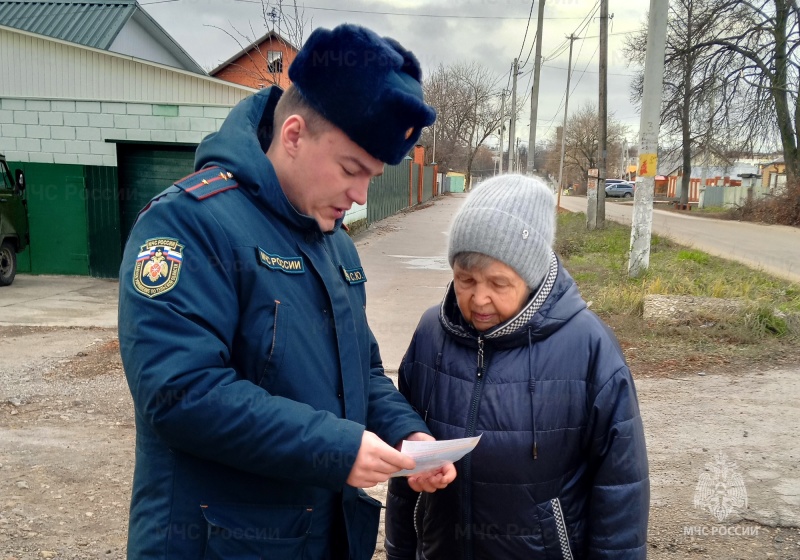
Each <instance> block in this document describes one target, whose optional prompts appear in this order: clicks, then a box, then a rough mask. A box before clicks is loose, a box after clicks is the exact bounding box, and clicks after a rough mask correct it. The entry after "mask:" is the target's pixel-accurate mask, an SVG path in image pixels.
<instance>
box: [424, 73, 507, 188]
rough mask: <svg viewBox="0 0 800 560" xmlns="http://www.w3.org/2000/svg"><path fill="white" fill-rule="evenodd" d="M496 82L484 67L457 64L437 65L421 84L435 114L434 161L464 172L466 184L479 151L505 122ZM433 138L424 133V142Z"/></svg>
mask: <svg viewBox="0 0 800 560" xmlns="http://www.w3.org/2000/svg"><path fill="white" fill-rule="evenodd" d="M498 83H499V78H498V77H497V76H495V75H494V74H492V72H490V71H489V70H488V69H487V68H485V67H483V66H480V65H478V64H476V63H474V62H473V63H466V62H459V63H455V64H452V65H449V66H445V65H443V64H440V65H439V66H438V67H437V68H436V70H434V71H433V73H432V74H430V76H428V77H427V78H426V79H425V82H424V84H423V88H424V90H425V100H426V101H427V102H428V103H430V104H431V105H432V106H433V107H434V108H435V109H436V113H437V119H436V125H435V126H436V159H437V162H438V163H440V165H441V166H442V168H443V169H463V170H464V171H465V173H466V175H467V182H468V183H469V181H470V179H471V175H472V167H473V162H474V161H475V157H476V155H477V154H478V151H479V149H480V148H481V147H482V146H483V144H484V142H485V141H486V140H487V139H488V138H489V137H491V136H493V135H494V134H496V133H497V130H498V129H499V127H500V125H501V123H502V122H503V120H504V119H503V116H502V115H501V114H500V110H501V104H500V93H499V88H498ZM506 117H508V115H506ZM432 139H433V138H432V129H428V130H426V131H425V133H424V134H423V142H425V143H427V144H428V145H430V144H431V143H432Z"/></svg>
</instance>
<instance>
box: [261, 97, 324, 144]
mask: <svg viewBox="0 0 800 560" xmlns="http://www.w3.org/2000/svg"><path fill="white" fill-rule="evenodd" d="M292 115H300V116H301V117H303V120H304V121H305V122H306V128H307V129H308V131H309V133H310V134H311V136H317V135H319V134H322V133H323V132H326V131H328V130H330V129H331V128H333V126H334V125H333V123H331V122H330V121H329V120H328V119H326V118H325V117H323V116H322V115H321V114H320V113H319V112H318V111H317V110H316V109H314V108H313V107H312V106H311V105H309V103H308V101H306V99H305V98H304V97H303V96H302V94H301V93H300V90H298V89H297V88H296V87H294V86H289V87H288V88H287V90H286V91H285V92H283V95H281V98H280V99H279V100H278V103H277V105H275V116H274V121H273V130H275V131H276V132H277V131H278V130H280V128H281V127H282V126H283V123H285V122H286V119H288V118H289V117H291V116H292ZM275 136H277V134H274V135H273V138H275Z"/></svg>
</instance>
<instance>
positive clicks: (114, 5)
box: [0, 0, 136, 50]
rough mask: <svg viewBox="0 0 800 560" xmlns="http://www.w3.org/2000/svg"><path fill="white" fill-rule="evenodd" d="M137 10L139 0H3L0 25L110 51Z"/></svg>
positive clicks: (0, 5) (0, 6) (0, 4)
mask: <svg viewBox="0 0 800 560" xmlns="http://www.w3.org/2000/svg"><path fill="white" fill-rule="evenodd" d="M134 11H136V0H92V1H70V0H58V1H51V2H42V1H17V2H14V1H12V2H0V24H3V25H7V26H8V27H14V28H16V29H22V30H23V31H30V32H32V33H38V34H39V35H46V36H48V37H54V38H56V39H62V40H64V41H69V42H71V43H78V44H80V45H84V46H87V47H94V48H96V49H102V50H108V48H109V47H110V46H111V43H112V42H114V39H115V38H116V37H117V35H118V34H119V32H120V31H121V30H122V28H123V26H124V25H125V23H126V22H127V21H128V20H129V19H130V17H131V16H132V15H133V12H134Z"/></svg>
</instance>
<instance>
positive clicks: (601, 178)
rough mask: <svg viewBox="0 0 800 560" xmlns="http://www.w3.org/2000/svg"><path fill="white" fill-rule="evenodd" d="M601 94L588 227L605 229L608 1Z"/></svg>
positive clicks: (603, 16) (603, 10) (603, 7)
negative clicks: (594, 182) (595, 183)
mask: <svg viewBox="0 0 800 560" xmlns="http://www.w3.org/2000/svg"><path fill="white" fill-rule="evenodd" d="M599 81H600V92H599V101H598V113H599V115H598V119H599V123H598V124H599V126H598V145H597V152H598V153H597V190H594V189H590V190H589V192H587V193H586V194H587V198H588V199H589V200H588V204H589V207H588V211H587V212H586V227H587V228H588V229H590V230H592V229H597V228H603V227H604V226H605V221H606V173H607V169H608V0H600V80H599Z"/></svg>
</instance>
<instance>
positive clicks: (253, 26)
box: [140, 0, 650, 143]
mask: <svg viewBox="0 0 800 560" xmlns="http://www.w3.org/2000/svg"><path fill="white" fill-rule="evenodd" d="M289 3H290V1H289V2H287V1H286V0H285V1H284V4H285V5H286V4H289ZM140 4H141V5H142V6H143V8H144V9H145V10H147V12H148V13H149V14H150V15H151V16H152V17H153V18H154V19H155V20H156V21H157V22H158V23H159V24H160V25H161V26H162V27H164V29H166V31H167V32H168V33H169V34H170V35H172V36H173V37H174V38H175V39H176V40H177V41H178V42H179V43H180V44H181V46H182V47H183V48H184V49H185V50H186V51H187V52H188V53H189V54H190V55H191V56H192V57H193V58H194V59H195V60H196V61H197V62H198V63H199V64H200V65H201V66H203V67H204V68H206V69H210V68H214V67H216V66H217V65H218V64H219V63H221V62H223V61H225V60H227V59H228V58H230V57H231V56H232V55H234V54H235V53H236V52H238V51H239V50H240V46H239V45H238V44H237V43H236V41H235V40H234V39H233V38H231V37H230V36H229V35H228V34H227V33H225V32H224V31H223V29H229V30H230V31H231V33H232V34H233V35H237V34H240V33H241V34H244V35H246V36H247V37H248V39H249V40H253V39H255V38H257V37H260V36H261V35H263V34H265V33H266V32H267V30H268V28H267V24H266V23H265V21H264V17H263V15H262V4H261V2H260V0H140ZM649 5H650V0H609V14H611V15H613V17H612V19H611V21H610V24H609V50H608V95H609V97H608V108H609V113H613V115H614V117H615V118H616V119H617V120H619V121H621V122H623V123H624V124H626V125H628V127H629V134H628V139H629V142H634V143H636V142H637V133H638V129H639V114H638V109H637V107H635V106H633V105H632V104H631V102H630V95H629V92H630V83H631V79H632V75H633V74H634V72H635V68H634V67H628V66H627V60H626V57H625V54H624V51H623V44H624V40H625V37H626V34H627V33H630V32H635V31H637V30H639V29H641V28H642V27H643V26H644V25H645V23H646V19H647V11H648V9H649ZM298 6H299V7H301V9H303V14H304V18H305V19H306V20H307V21H308V23H309V27H313V28H316V27H334V26H336V25H338V24H340V23H345V22H347V23H356V24H360V25H364V26H366V27H369V28H371V29H373V30H375V31H376V32H377V33H378V34H380V35H387V36H391V37H394V38H395V39H397V40H398V41H400V43H402V44H403V45H404V46H405V47H406V48H408V49H410V50H411V51H413V52H414V53H415V54H416V55H417V57H418V58H419V60H420V62H421V64H422V67H423V72H425V71H426V70H427V69H431V70H432V69H433V68H435V67H436V66H438V65H439V64H440V63H443V64H450V63H455V62H468V63H469V62H475V63H478V64H480V65H482V66H485V67H486V68H488V69H490V70H491V71H492V72H494V74H495V75H496V76H497V84H498V86H497V89H498V92H499V90H501V89H503V88H504V87H506V85H507V84H509V87H510V83H509V78H510V68H511V64H512V61H513V60H514V58H519V59H520V64H521V65H522V64H523V63H524V62H525V61H526V60H527V64H525V65H524V66H522V67H521V69H520V71H521V75H520V76H519V77H518V84H517V88H518V89H517V97H518V99H521V98H522V97H523V96H525V92H526V91H527V92H528V93H529V92H530V89H531V84H532V74H533V72H532V70H533V59H534V53H533V52H532V48H533V40H534V35H535V33H536V17H537V12H538V2H535V3H534V4H533V10H532V16H531V18H530V24H529V25H528V23H529V21H528V18H529V14H531V7H532V6H531V1H530V0H449V1H447V2H445V1H444V0H298ZM598 16H599V1H598V0H546V3H545V10H544V20H543V21H544V28H543V29H544V30H543V43H542V54H543V55H544V57H545V62H544V63H543V66H542V72H541V81H540V84H541V85H540V90H539V115H538V116H539V118H538V119H537V120H538V127H537V143H538V142H539V140H540V139H544V138H546V137H548V136H551V135H553V134H554V131H555V127H556V126H558V125H560V123H561V121H562V119H563V100H564V93H565V89H566V83H567V65H568V58H569V51H568V49H567V48H564V47H566V46H567V43H568V41H566V39H565V38H566V37H567V36H568V35H569V34H570V33H573V32H575V33H579V36H580V37H582V39H581V40H579V41H576V42H575V45H574V52H573V75H572V82H571V87H570V90H571V94H570V101H569V108H570V113H572V111H573V110H574V109H577V108H579V107H580V106H581V105H583V104H585V103H594V104H596V103H597V99H598V80H599V73H598V60H599V59H598V52H599V33H600V23H599V17H598ZM526 27H527V36H526ZM307 36H308V32H306V37H307ZM523 40H524V43H523ZM529 125H530V101H527V102H526V104H525V106H524V107H523V109H522V115H521V118H520V120H519V121H518V122H517V134H516V135H517V136H518V137H520V138H521V141H522V142H524V143H527V140H528V131H529Z"/></svg>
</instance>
